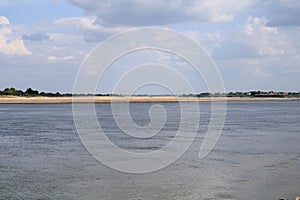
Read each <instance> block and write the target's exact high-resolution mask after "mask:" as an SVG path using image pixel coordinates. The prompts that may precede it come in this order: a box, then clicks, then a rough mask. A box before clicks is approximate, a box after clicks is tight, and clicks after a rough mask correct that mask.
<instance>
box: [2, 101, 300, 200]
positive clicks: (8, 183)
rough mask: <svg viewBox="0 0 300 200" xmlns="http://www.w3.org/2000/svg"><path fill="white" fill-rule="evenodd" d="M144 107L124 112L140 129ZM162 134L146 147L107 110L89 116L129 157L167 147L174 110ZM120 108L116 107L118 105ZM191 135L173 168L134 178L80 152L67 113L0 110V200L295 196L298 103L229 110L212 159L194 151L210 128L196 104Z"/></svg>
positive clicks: (299, 164) (67, 108) (65, 109)
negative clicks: (196, 125) (132, 153)
mask: <svg viewBox="0 0 300 200" xmlns="http://www.w3.org/2000/svg"><path fill="white" fill-rule="evenodd" d="M150 105H151V104H147V103H145V104H144V103H140V104H131V106H130V108H131V114H132V117H133V119H134V120H135V122H136V123H137V124H139V125H142V126H143V125H147V123H149V116H148V108H149V106H150ZM161 105H163V106H165V108H166V110H167V111H168V119H167V122H166V125H165V127H164V128H163V129H162V131H161V132H160V133H159V134H158V135H156V136H155V137H153V138H152V139H149V140H143V142H141V140H139V139H133V138H130V137H129V136H128V135H125V134H122V131H121V130H120V129H119V128H118V127H117V126H116V124H115V123H114V120H113V118H112V116H111V110H110V105H109V104H98V105H96V110H97V114H98V117H99V119H100V122H101V125H102V126H103V129H104V130H105V132H106V133H107V135H108V137H109V138H110V139H111V140H112V141H113V142H114V143H115V144H117V145H119V146H120V147H121V148H124V149H127V150H129V151H135V150H137V151H151V150H155V149H159V148H161V147H162V146H164V145H166V144H167V143H168V141H169V140H170V139H172V137H174V135H175V132H176V130H177V128H178V124H179V122H180V110H179V106H178V104H176V103H165V104H161ZM120 106H122V105H120ZM200 108H201V114H202V115H201V121H200V128H199V130H198V135H197V137H196V139H195V140H194V143H193V145H192V146H191V147H190V149H189V150H188V151H187V152H186V153H185V154H184V155H183V156H182V157H181V158H180V159H179V160H177V161H176V162H175V163H173V164H172V165H170V166H168V167H166V168H164V169H162V170H160V171H158V172H153V173H148V174H142V175H134V174H126V173H121V172H118V171H115V170H112V169H110V168H108V167H105V166H104V165H102V164H101V163H100V162H98V161H97V160H95V159H94V158H93V157H92V156H91V155H90V154H89V153H88V152H87V150H86V149H85V148H84V147H83V145H82V144H81V142H80V140H79V137H78V134H77V132H76V129H75V125H74V122H73V117H72V108H71V105H46V104H45V105H0V126H1V127H0V199H132V200H134V199H135V200H137V199H238V200H239V199H262V200H268V199H270V200H271V199H279V198H280V197H285V198H289V199H293V198H295V197H296V196H297V195H298V196H300V145H299V143H300V101H276V102H267V101H266V102H233V103H228V110H227V116H226V123H225V126H224V131H223V133H222V135H221V138H220V140H219V141H218V143H217V145H216V146H215V148H214V150H213V152H212V153H210V154H209V156H208V157H206V158H205V159H203V160H200V159H199V158H198V151H199V148H200V146H201V142H202V139H203V136H204V133H205V131H206V130H207V126H208V122H209V120H210V114H209V110H210V106H209V103H201V104H200Z"/></svg>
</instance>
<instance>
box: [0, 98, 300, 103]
mask: <svg viewBox="0 0 300 200" xmlns="http://www.w3.org/2000/svg"><path fill="white" fill-rule="evenodd" d="M224 99H225V98H223V97H213V98H209V97H177V96H132V97H129V96H95V97H91V96H77V97H17V96H0V104H71V103H112V102H113V103H126V102H130V103H159V102H160V103H168V102H212V101H213V102H216V101H223V100H224ZM282 100H300V98H273V97H272V98H271V97H227V98H226V101H229V102H230V101H282Z"/></svg>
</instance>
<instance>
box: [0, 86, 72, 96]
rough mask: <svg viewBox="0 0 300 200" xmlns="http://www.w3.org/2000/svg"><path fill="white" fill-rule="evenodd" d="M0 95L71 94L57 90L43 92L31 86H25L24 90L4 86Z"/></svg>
mask: <svg viewBox="0 0 300 200" xmlns="http://www.w3.org/2000/svg"><path fill="white" fill-rule="evenodd" d="M0 95H9V96H25V97H26V96H29V97H34V96H51V97H55V96H56V97H58V96H68V95H69V96H70V95H71V94H64V95H62V94H60V93H59V92H56V93H45V92H39V91H38V90H33V89H31V88H27V89H26V90H25V91H22V90H17V89H15V88H13V87H12V88H5V89H4V90H3V91H1V90H0Z"/></svg>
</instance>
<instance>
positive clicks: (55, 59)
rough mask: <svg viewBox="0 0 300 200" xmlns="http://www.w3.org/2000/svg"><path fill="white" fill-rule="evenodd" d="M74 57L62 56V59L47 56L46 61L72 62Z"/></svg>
mask: <svg viewBox="0 0 300 200" xmlns="http://www.w3.org/2000/svg"><path fill="white" fill-rule="evenodd" d="M73 59H74V56H64V57H58V56H48V57H47V60H49V61H69V60H73Z"/></svg>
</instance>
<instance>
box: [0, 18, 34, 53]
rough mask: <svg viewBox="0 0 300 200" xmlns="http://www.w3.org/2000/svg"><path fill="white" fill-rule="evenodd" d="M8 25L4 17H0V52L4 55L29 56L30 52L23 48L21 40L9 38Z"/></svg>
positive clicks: (9, 30)
mask: <svg viewBox="0 0 300 200" xmlns="http://www.w3.org/2000/svg"><path fill="white" fill-rule="evenodd" d="M9 24H10V23H9V20H8V19H7V18H6V17H4V16H1V17H0V52H1V53H3V54H6V55H30V54H31V52H30V51H29V50H28V49H27V48H26V47H25V45H24V42H23V40H21V39H18V38H12V39H11V38H9V36H10V35H11V33H12V30H11V29H10V28H9V27H8V26H9Z"/></svg>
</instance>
